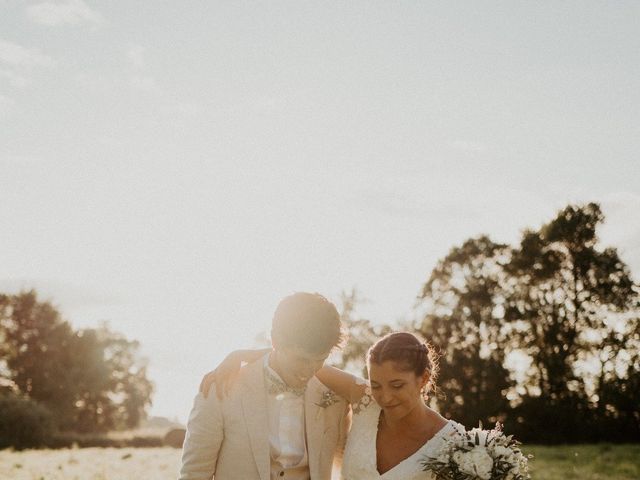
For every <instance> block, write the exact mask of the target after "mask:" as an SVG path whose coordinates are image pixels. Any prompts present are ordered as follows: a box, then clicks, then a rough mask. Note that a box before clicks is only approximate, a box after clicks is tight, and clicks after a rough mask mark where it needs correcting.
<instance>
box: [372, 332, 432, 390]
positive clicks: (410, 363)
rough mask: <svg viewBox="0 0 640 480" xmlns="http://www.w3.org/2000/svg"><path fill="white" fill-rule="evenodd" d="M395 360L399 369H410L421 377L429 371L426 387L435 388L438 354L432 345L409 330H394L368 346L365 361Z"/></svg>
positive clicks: (381, 361) (379, 363) (379, 362)
mask: <svg viewBox="0 0 640 480" xmlns="http://www.w3.org/2000/svg"><path fill="white" fill-rule="evenodd" d="M386 361H392V362H395V363H396V365H397V366H398V368H400V369H401V370H406V371H412V372H413V373H415V375H416V376H418V377H421V376H422V375H424V374H425V373H427V372H428V373H429V382H428V384H427V389H432V388H433V389H435V388H436V379H437V378H438V371H439V367H438V354H437V353H436V350H435V348H434V347H433V345H431V344H429V343H427V342H425V341H423V340H421V339H420V338H418V337H416V336H415V335H414V334H413V333H409V332H395V333H390V334H388V335H385V336H384V337H382V338H381V339H380V340H378V341H377V342H376V343H375V344H373V345H372V346H371V348H369V352H368V353H367V363H368V364H371V363H375V364H376V365H381V364H382V363H383V362H386Z"/></svg>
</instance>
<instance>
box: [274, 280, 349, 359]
mask: <svg viewBox="0 0 640 480" xmlns="http://www.w3.org/2000/svg"><path fill="white" fill-rule="evenodd" d="M271 338H272V339H273V341H274V344H277V345H278V346H283V347H298V348H301V349H303V350H305V351H307V352H309V353H313V354H316V353H318V354H320V353H325V352H328V351H330V350H332V349H333V348H334V347H341V346H342V344H343V343H344V341H345V338H346V335H345V334H344V331H343V328H342V323H341V322H340V314H339V313H338V310H336V307H335V305H334V304H333V303H331V302H330V301H329V300H327V299H326V298H325V297H323V296H322V295H320V294H319V293H306V292H298V293H294V294H293V295H289V296H288V297H285V298H284V299H283V300H282V301H281V302H280V303H279V304H278V307H277V308H276V311H275V313H274V314H273V321H272V324H271Z"/></svg>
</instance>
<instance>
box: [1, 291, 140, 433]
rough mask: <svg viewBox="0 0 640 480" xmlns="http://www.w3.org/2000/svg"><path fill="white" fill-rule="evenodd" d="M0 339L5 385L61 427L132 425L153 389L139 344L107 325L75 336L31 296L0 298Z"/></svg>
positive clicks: (47, 305)
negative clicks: (11, 384)
mask: <svg viewBox="0 0 640 480" xmlns="http://www.w3.org/2000/svg"><path fill="white" fill-rule="evenodd" d="M0 334H1V335H2V337H3V338H4V342H3V343H2V346H1V347H0V360H2V363H3V364H4V365H5V370H6V371H7V372H8V373H7V375H8V377H9V380H11V381H13V382H15V385H16V386H17V388H18V389H19V391H20V392H22V393H23V394H25V395H27V396H28V397H29V399H31V400H35V401H38V402H39V403H41V404H42V405H44V406H45V407H46V408H48V409H49V410H50V411H51V412H52V413H53V414H54V418H55V419H56V420H57V422H58V426H59V427H60V428H61V429H63V430H76V431H82V432H90V431H104V430H107V429H111V428H119V427H133V426H135V425H137V423H138V422H139V421H140V419H141V418H142V416H143V415H144V409H145V407H146V406H147V405H148V404H149V403H150V398H151V393H152V390H153V389H152V384H151V382H150V381H149V380H148V379H147V377H146V365H145V364H144V363H143V362H142V361H141V360H140V358H139V356H138V353H137V351H138V347H139V345H138V343H137V342H135V341H129V340H127V339H126V338H125V337H123V336H122V335H120V334H117V333H115V332H112V331H111V330H109V328H108V326H107V325H103V326H101V327H100V328H98V329H85V330H79V331H75V330H74V329H73V328H72V327H71V325H70V324H69V323H68V322H66V321H65V320H63V319H62V318H61V316H60V314H59V313H58V311H57V310H56V309H55V308H54V307H53V306H52V305H51V304H50V303H49V302H40V301H38V299H37V295H36V293H35V292H34V291H30V292H23V293H20V294H18V295H12V296H11V295H3V296H0Z"/></svg>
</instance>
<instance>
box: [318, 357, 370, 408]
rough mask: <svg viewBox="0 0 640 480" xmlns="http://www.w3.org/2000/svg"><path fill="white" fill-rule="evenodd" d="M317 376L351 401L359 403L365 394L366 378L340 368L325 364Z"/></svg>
mask: <svg viewBox="0 0 640 480" xmlns="http://www.w3.org/2000/svg"><path fill="white" fill-rule="evenodd" d="M316 377H318V380H320V381H321V382H322V383H323V384H325V385H326V386H327V387H329V388H330V389H331V390H333V391H334V392H336V393H337V394H338V395H340V396H341V397H343V398H346V399H347V400H348V401H349V403H357V402H358V401H359V400H360V399H361V398H362V396H363V395H364V394H365V388H366V386H367V384H366V382H365V381H364V380H362V379H361V378H359V377H356V376H355V375H351V374H350V373H347V372H345V371H342V370H340V369H338V368H335V367H329V366H324V367H322V368H321V369H320V370H318V371H317V372H316Z"/></svg>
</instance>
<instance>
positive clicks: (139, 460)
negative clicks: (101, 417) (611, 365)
mask: <svg viewBox="0 0 640 480" xmlns="http://www.w3.org/2000/svg"><path fill="white" fill-rule="evenodd" d="M524 451H525V453H531V454H533V455H535V459H534V460H533V461H532V463H531V467H532V468H531V473H532V478H533V479H534V480H603V479H615V480H639V479H640V444H636V445H605V444H603V445H569V446H560V447H555V446H554V447H542V446H529V447H525V448H524ZM180 454H181V452H180V450H179V449H173V448H123V449H113V448H85V449H76V450H27V451H24V452H11V451H8V450H4V451H0V479H1V480H9V479H11V480H128V479H135V480H139V479H147V478H149V479H153V480H175V479H176V477H177V471H178V468H179V465H180Z"/></svg>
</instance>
